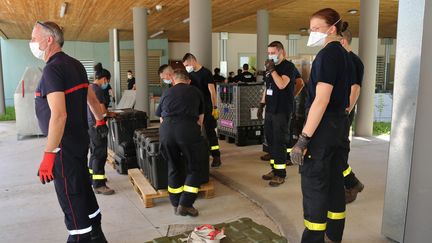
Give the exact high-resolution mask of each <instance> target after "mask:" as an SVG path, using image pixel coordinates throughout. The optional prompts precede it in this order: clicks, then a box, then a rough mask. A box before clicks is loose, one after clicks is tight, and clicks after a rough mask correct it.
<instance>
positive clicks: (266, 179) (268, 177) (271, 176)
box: [262, 171, 275, 181]
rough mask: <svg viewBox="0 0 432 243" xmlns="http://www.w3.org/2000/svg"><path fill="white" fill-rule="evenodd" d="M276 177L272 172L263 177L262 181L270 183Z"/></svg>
mask: <svg viewBox="0 0 432 243" xmlns="http://www.w3.org/2000/svg"><path fill="white" fill-rule="evenodd" d="M274 176H275V175H274V172H273V171H270V172H269V173H267V174H265V175H263V176H262V179H263V180H265V181H269V180H271V179H273V177H274Z"/></svg>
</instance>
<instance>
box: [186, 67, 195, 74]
mask: <svg viewBox="0 0 432 243" xmlns="http://www.w3.org/2000/svg"><path fill="white" fill-rule="evenodd" d="M193 70H194V68H193V66H186V71H187V72H188V73H191V72H192V71H193Z"/></svg>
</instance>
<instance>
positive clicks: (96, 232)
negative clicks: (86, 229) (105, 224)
mask: <svg viewBox="0 0 432 243" xmlns="http://www.w3.org/2000/svg"><path fill="white" fill-rule="evenodd" d="M90 237H91V242H92V243H108V241H107V240H106V238H105V235H104V233H103V232H102V227H101V226H100V225H97V226H93V228H92V231H91V232H90Z"/></svg>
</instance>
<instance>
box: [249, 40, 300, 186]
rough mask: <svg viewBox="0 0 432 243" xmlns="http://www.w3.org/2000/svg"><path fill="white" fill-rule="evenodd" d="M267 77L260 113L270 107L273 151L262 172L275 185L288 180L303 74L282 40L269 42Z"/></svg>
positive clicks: (267, 134) (268, 135) (266, 130)
mask: <svg viewBox="0 0 432 243" xmlns="http://www.w3.org/2000/svg"><path fill="white" fill-rule="evenodd" d="M268 55H269V56H268V57H269V59H268V60H266V62H265V67H266V73H265V77H264V81H265V85H266V88H265V89H264V92H263V96H262V99H261V103H260V107H259V111H258V117H259V118H261V119H262V113H263V109H264V107H266V113H265V120H264V133H265V137H266V140H267V144H268V147H269V151H270V156H271V159H270V167H271V169H272V170H271V171H270V172H269V173H267V174H265V175H263V176H262V179H263V180H269V181H270V182H269V185H270V186H272V187H277V186H280V185H281V184H283V183H284V182H285V177H286V163H287V148H288V146H289V144H288V143H289V133H288V128H289V126H290V118H291V113H292V111H293V106H294V86H295V82H296V79H299V78H300V74H299V72H298V70H297V68H296V67H295V66H294V64H293V63H292V62H290V61H288V60H286V59H285V50H284V47H283V45H282V43H280V42H279V41H273V42H272V43H270V44H269V45H268Z"/></svg>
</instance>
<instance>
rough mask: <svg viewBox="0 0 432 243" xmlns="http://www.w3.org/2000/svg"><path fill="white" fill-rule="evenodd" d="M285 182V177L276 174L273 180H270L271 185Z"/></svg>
mask: <svg viewBox="0 0 432 243" xmlns="http://www.w3.org/2000/svg"><path fill="white" fill-rule="evenodd" d="M284 182H285V178H282V177H279V176H274V177H273V178H272V179H271V181H270V182H269V185H270V186H272V187H277V186H280V185H282V184H284Z"/></svg>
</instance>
